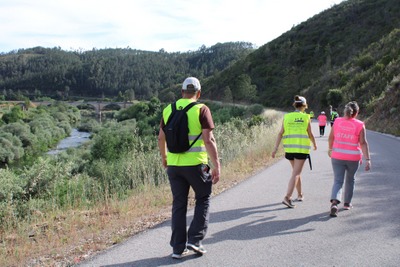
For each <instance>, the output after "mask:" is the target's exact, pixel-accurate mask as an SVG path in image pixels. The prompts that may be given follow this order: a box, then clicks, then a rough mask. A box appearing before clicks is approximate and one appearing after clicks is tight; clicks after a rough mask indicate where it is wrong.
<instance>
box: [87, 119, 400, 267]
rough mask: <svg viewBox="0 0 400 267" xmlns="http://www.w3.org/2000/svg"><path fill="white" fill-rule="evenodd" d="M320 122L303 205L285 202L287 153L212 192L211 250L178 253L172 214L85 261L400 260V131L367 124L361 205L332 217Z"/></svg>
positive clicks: (359, 182)
mask: <svg viewBox="0 0 400 267" xmlns="http://www.w3.org/2000/svg"><path fill="white" fill-rule="evenodd" d="M317 127H318V125H317V123H315V122H314V123H313V132H314V134H315V135H316V139H317V144H318V150H317V151H313V152H312V162H313V170H310V168H309V166H308V164H307V163H306V164H307V165H305V168H304V170H303V191H304V195H305V201H304V202H302V203H299V202H298V203H296V204H297V207H296V208H295V209H288V208H285V207H284V206H283V205H282V204H281V201H282V199H283V196H284V195H285V192H286V186H287V182H288V179H289V175H290V167H289V166H290V165H289V163H288V162H287V160H285V159H282V160H281V161H279V162H278V163H276V164H274V165H273V166H271V167H269V168H266V169H265V170H263V171H262V172H260V173H258V174H256V175H254V176H253V177H251V178H249V179H248V180H246V181H244V182H242V183H241V184H239V185H237V186H236V187H234V188H231V189H229V190H228V191H226V192H224V193H222V194H220V195H218V196H216V197H214V198H213V199H212V203H211V216H210V225H209V232H208V234H207V237H206V239H205V240H204V243H203V244H204V245H205V247H206V249H207V250H208V252H207V254H205V255H204V256H201V257H198V256H196V255H195V254H189V255H188V256H186V257H185V258H184V259H181V260H174V259H171V256H170V255H171V252H172V250H171V247H170V246H169V237H170V231H171V230H170V222H169V221H167V222H165V223H162V224H161V225H159V226H158V227H156V228H154V229H151V230H149V231H146V232H143V233H141V234H138V235H136V236H133V237H132V238H130V239H129V240H127V241H126V242H124V243H122V244H119V245H116V246H115V247H113V248H111V249H109V250H107V251H105V252H104V253H102V254H100V255H98V256H96V257H94V258H92V259H90V260H88V261H87V262H84V263H82V264H81V265H80V266H124V267H127V266H168V265H177V266H196V267H198V266H345V267H348V266H363V267H364V266H400V207H399V204H400V175H399V173H400V160H399V158H400V139H399V138H394V137H391V136H387V135H383V134H379V133H375V132H371V131H368V132H367V139H368V141H369V143H370V149H371V158H372V171H371V172H365V171H364V165H362V166H361V169H360V171H359V173H358V176H357V178H356V189H355V194H354V198H353V205H354V208H353V209H352V210H350V211H343V210H342V209H340V211H339V216H338V217H337V218H331V217H329V212H328V211H329V207H330V203H329V199H330V191H331V186H332V180H333V178H332V168H331V164H330V159H329V157H328V156H327V148H328V142H327V136H325V137H322V138H320V137H319V135H317V133H318V129H317ZM329 131H330V127H329V126H328V127H327V132H328V133H329ZM221 179H223V177H222V178H221ZM295 196H296V195H295ZM340 208H341V207H340ZM189 214H190V216H191V214H192V211H190V213H189Z"/></svg>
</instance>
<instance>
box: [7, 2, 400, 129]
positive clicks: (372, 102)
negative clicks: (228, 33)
mask: <svg viewBox="0 0 400 267" xmlns="http://www.w3.org/2000/svg"><path fill="white" fill-rule="evenodd" d="M398 14H400V3H399V1H398V0H347V1H344V2H342V3H341V4H339V5H335V6H333V7H332V8H330V9H328V10H325V11H323V12H321V13H319V14H317V15H315V16H314V17H312V18H310V19H309V20H307V21H305V22H303V23H301V24H299V25H297V26H295V27H293V28H292V29H291V30H290V31H288V32H286V33H284V34H282V35H281V36H280V37H279V38H277V39H275V40H273V41H271V42H269V43H267V44H265V45H263V46H262V47H260V48H258V49H257V50H255V49H254V48H253V47H252V45H251V44H249V43H245V42H236V43H224V44H216V45H215V46H212V47H210V48H206V47H204V46H203V47H201V48H200V49H199V50H198V51H194V52H187V53H167V52H165V51H162V50H160V51H159V52H148V51H138V50H133V49H129V48H127V49H103V50H96V49H94V50H93V51H87V52H79V51H75V52H66V51H61V50H60V49H58V48H53V49H46V48H41V47H37V48H32V49H25V50H18V51H14V52H11V53H7V54H2V55H0V99H1V98H3V99H6V100H7V99H15V98H17V99H18V98H23V96H26V95H28V94H29V96H30V98H31V99H32V98H38V97H40V96H42V95H46V96H51V97H53V98H56V99H68V98H71V96H80V97H82V96H84V97H88V96H91V97H106V98H107V97H116V96H118V97H119V98H124V99H125V100H131V99H133V98H134V99H139V100H148V99H151V98H152V97H154V96H155V97H158V98H159V99H160V100H161V101H162V102H169V101H172V100H173V99H174V98H176V97H177V96H178V94H179V91H177V90H176V88H177V86H179V84H180V83H181V82H182V80H183V79H184V77H185V76H188V75H193V76H197V77H199V78H200V79H201V80H202V83H203V84H202V85H203V97H205V98H209V99H213V100H222V101H225V102H234V103H238V102H244V103H246V102H247V103H260V104H263V105H264V106H268V107H278V108H282V109H285V108H290V107H291V106H290V105H291V101H292V99H293V96H294V95H295V94H302V95H305V96H306V97H307V98H308V101H309V106H310V109H313V110H314V111H315V112H318V111H321V110H323V109H324V110H325V111H328V107H329V105H332V106H334V107H337V108H339V111H340V110H341V108H342V107H343V105H344V104H345V103H346V102H347V101H349V100H356V101H358V102H359V104H360V106H361V109H362V116H363V117H364V118H367V117H371V116H372V115H374V116H372V117H371V118H370V119H369V120H368V123H369V125H370V126H373V125H377V123H378V122H382V121H381V120H382V119H384V120H393V119H398V118H397V117H396V116H397V115H396V114H398V113H399V112H398V109H399V108H400V107H399V106H400V104H399V100H398V99H399V98H394V99H395V101H393V99H391V101H390V105H391V106H390V107H389V106H388V104H387V103H389V102H388V101H387V98H388V96H387V94H388V92H392V91H393V89H390V88H398V87H396V84H397V81H398V76H399V73H400V72H399V69H400V66H399V64H400V63H399V54H400V53H399V52H400V51H399V47H400V46H399V41H398V40H399V38H398V37H399V32H398V31H399V29H400V16H399V15H398ZM270 26H271V27H272V25H270ZM268 27H269V26H267V27H265V31H267V30H268ZM396 77H397V78H396ZM396 90H398V89H394V92H397V91H396ZM385 101H386V102H385ZM376 112H380V113H383V114H385V115H376V114H375V113H376ZM382 116H383V118H382ZM393 116H394V117H393ZM378 117H380V119H379V120H378V119H377V118H378ZM389 117H390V119H389ZM377 120H378V121H377ZM367 126H368V125H367ZM399 127H400V126H397V127H395V128H394V129H382V128H379V130H380V131H386V132H390V133H395V134H398V133H399V132H400V129H399ZM374 129H377V128H374Z"/></svg>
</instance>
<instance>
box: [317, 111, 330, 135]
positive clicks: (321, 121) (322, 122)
mask: <svg viewBox="0 0 400 267" xmlns="http://www.w3.org/2000/svg"><path fill="white" fill-rule="evenodd" d="M317 120H318V123H319V137H322V136H324V135H325V126H326V122H327V121H328V119H327V117H326V115H325V111H321V114H320V115H319V116H318V118H317Z"/></svg>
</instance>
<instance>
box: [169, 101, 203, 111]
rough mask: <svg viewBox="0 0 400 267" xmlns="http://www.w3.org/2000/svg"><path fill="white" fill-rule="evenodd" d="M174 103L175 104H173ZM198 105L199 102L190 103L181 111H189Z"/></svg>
mask: <svg viewBox="0 0 400 267" xmlns="http://www.w3.org/2000/svg"><path fill="white" fill-rule="evenodd" d="M175 103H176V102H175ZM197 104H200V103H199V102H192V103H190V104H189V105H187V106H186V107H185V108H184V109H183V110H184V111H185V112H187V111H188V110H189V109H191V108H192V107H193V106H194V105H197Z"/></svg>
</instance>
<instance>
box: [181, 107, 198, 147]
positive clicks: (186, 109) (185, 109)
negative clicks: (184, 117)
mask: <svg viewBox="0 0 400 267" xmlns="http://www.w3.org/2000/svg"><path fill="white" fill-rule="evenodd" d="M197 104H200V103H199V102H192V103H190V104H189V105H187V106H186V107H185V108H184V109H183V110H184V111H185V112H187V111H188V110H189V109H191V108H192V107H193V106H194V105H197ZM201 134H202V132H200V134H199V135H198V136H197V137H196V139H194V140H193V142H192V143H191V144H190V146H189V149H190V148H191V147H192V146H193V145H194V143H196V141H197V140H198V139H199V138H200V136H201Z"/></svg>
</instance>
